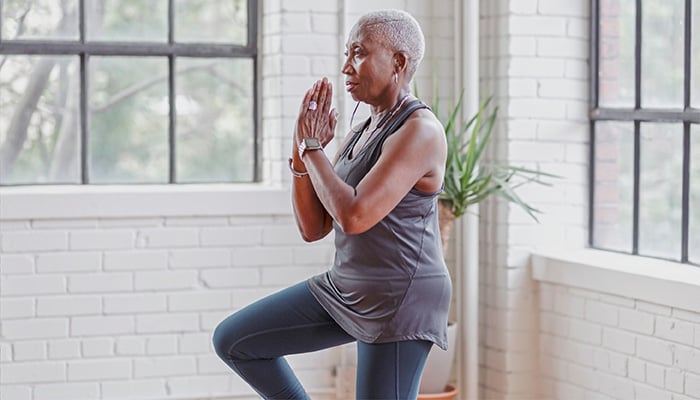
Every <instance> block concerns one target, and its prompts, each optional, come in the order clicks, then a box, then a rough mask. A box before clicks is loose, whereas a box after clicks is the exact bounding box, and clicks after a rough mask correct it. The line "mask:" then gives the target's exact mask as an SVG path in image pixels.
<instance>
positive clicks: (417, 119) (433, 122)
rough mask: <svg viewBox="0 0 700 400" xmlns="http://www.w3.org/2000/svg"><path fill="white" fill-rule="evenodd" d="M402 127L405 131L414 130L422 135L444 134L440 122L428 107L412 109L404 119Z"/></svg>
mask: <svg viewBox="0 0 700 400" xmlns="http://www.w3.org/2000/svg"><path fill="white" fill-rule="evenodd" d="M402 128H404V129H405V130H407V131H415V132H416V133H419V134H422V135H430V136H432V135H438V134H439V135H440V136H444V135H445V131H444V129H443V127H442V123H441V122H440V120H438V118H437V117H436V116H435V114H434V113H433V111H432V110H431V109H429V108H420V109H418V110H416V111H414V112H413V113H412V114H411V115H410V116H409V117H408V118H407V119H406V122H405V123H404V126H403V127H402Z"/></svg>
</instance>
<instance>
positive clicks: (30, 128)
mask: <svg viewBox="0 0 700 400" xmlns="http://www.w3.org/2000/svg"><path fill="white" fill-rule="evenodd" d="M0 60H1V61H0V64H1V65H2V66H1V67H0V68H2V71H1V72H2V73H1V74H0V183H2V184H22V183H78V182H80V170H79V167H80V163H79V160H80V155H79V154H80V151H79V148H80V147H79V146H80V143H79V141H80V139H79V138H80V134H79V132H80V119H79V114H78V104H79V101H78V99H79V92H78V91H79V88H80V81H79V73H78V72H79V64H78V58H77V57H71V56H60V57H40V56H23V55H21V56H5V58H0ZM3 62H4V63H3Z"/></svg>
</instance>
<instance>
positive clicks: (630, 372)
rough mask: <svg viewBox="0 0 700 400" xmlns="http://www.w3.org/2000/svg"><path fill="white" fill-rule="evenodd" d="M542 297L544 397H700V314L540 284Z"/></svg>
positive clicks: (635, 300)
mask: <svg viewBox="0 0 700 400" xmlns="http://www.w3.org/2000/svg"><path fill="white" fill-rule="evenodd" d="M539 291H540V301H539V307H538V309H539V313H540V335H539V347H540V353H541V356H540V370H541V373H542V379H543V385H542V395H543V396H546V398H552V399H568V398H586V399H588V398H621V399H669V400H671V399H693V398H695V399H697V398H700V392H698V391H697V386H696V382H697V379H698V377H699V376H700V343H698V342H697V340H696V339H695V338H694V337H693V332H697V331H698V330H700V322H699V321H700V313H696V312H689V311H686V310H680V309H676V308H671V307H666V306H661V305H656V304H652V303H648V302H645V301H642V300H638V299H629V298H621V297H616V296H614V295H610V294H605V293H600V292H594V291H587V290H582V289H576V288H572V287H567V286H562V285H556V284H550V283H544V282H543V283H541V284H540V288H539ZM559 302H567V303H569V304H582V305H583V308H584V310H585V313H584V314H583V315H581V314H580V313H576V312H572V311H573V310H572V309H567V308H565V307H557V303H559ZM667 315H671V316H670V317H669V316H667ZM584 332H588V333H587V334H585V333H584ZM598 339H600V340H598ZM563 371H565V372H563ZM543 398H545V397H543Z"/></svg>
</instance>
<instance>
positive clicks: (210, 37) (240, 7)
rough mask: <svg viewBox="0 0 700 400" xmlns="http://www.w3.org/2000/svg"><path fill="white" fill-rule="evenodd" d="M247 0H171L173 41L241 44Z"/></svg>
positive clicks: (245, 28)
mask: <svg viewBox="0 0 700 400" xmlns="http://www.w3.org/2000/svg"><path fill="white" fill-rule="evenodd" d="M247 31H248V7H247V0H229V1H212V0H175V41H176V42H214V43H229V44H241V45H245V44H246V43H247V38H248V34H247Z"/></svg>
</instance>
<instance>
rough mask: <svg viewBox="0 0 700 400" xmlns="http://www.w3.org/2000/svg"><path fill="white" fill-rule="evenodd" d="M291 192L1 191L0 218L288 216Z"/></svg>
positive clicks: (235, 187)
mask: <svg viewBox="0 0 700 400" xmlns="http://www.w3.org/2000/svg"><path fill="white" fill-rule="evenodd" d="M290 213H291V201H290V193H289V190H288V189H287V188H282V187H271V186H266V185H263V184H197V185H92V186H90V185H85V186H82V185H65V186H64V185H60V186H58V185H57V186H21V187H3V188H0V219H4V220H10V219H67V218H120V217H153V216H164V217H176V216H214V215H242V216H245V215H289V214H290Z"/></svg>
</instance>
